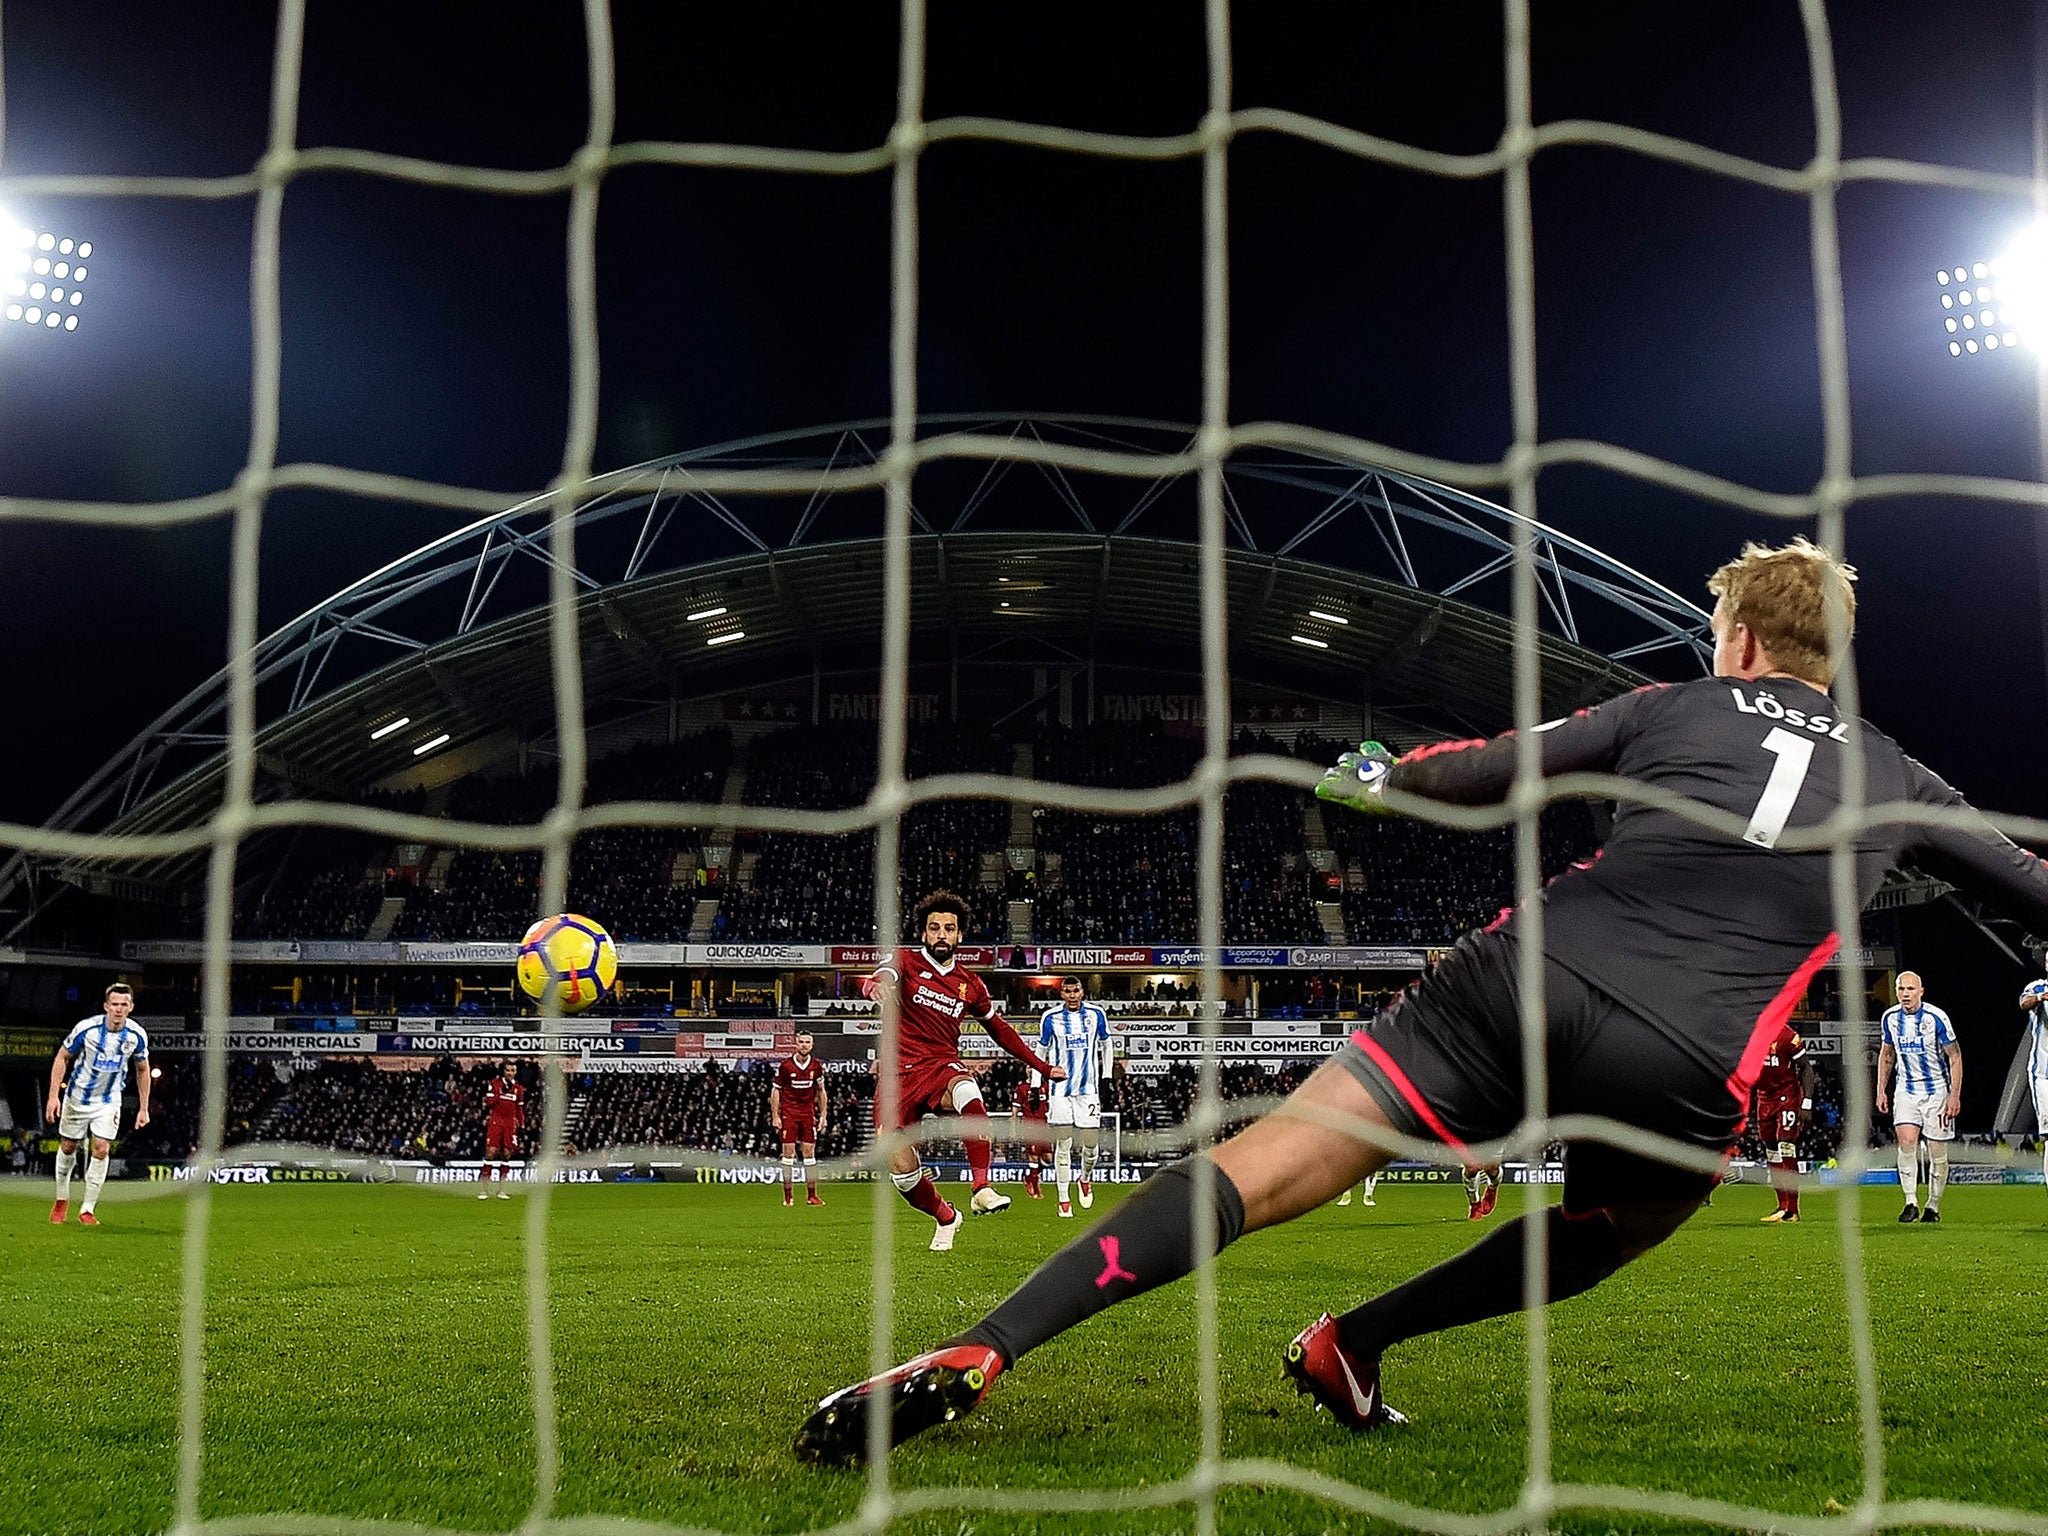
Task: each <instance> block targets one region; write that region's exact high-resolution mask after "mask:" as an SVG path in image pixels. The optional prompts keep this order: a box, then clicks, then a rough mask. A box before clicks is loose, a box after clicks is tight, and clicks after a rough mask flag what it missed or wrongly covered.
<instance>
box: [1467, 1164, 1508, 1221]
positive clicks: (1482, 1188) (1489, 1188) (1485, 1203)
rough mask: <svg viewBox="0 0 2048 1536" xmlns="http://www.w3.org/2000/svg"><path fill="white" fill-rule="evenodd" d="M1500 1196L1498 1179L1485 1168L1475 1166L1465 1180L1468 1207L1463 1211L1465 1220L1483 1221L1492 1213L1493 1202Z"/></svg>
mask: <svg viewBox="0 0 2048 1536" xmlns="http://www.w3.org/2000/svg"><path fill="white" fill-rule="evenodd" d="M1499 1198H1500V1181H1499V1180H1498V1179H1497V1178H1495V1177H1494V1175H1493V1173H1492V1172H1491V1171H1489V1170H1488V1169H1485V1168H1475V1169H1473V1170H1472V1176H1471V1177H1470V1178H1469V1179H1467V1180H1466V1181H1465V1201H1466V1204H1467V1205H1468V1206H1469V1207H1470V1209H1469V1210H1467V1211H1466V1212H1465V1219H1466V1220H1467V1221H1484V1220H1486V1218H1487V1217H1489V1216H1491V1215H1492V1214H1493V1207H1494V1202H1495V1201H1497V1200H1498V1199H1499Z"/></svg>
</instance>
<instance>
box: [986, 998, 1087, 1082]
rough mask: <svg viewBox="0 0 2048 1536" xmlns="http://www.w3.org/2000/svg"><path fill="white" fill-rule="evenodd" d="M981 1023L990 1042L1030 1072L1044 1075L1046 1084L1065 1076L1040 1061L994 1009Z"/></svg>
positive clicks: (1064, 1073)
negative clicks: (993, 1042)
mask: <svg viewBox="0 0 2048 1536" xmlns="http://www.w3.org/2000/svg"><path fill="white" fill-rule="evenodd" d="M981 1023H982V1027H983V1028H984V1029H986V1030H987V1031H988V1034H989V1038H990V1039H991V1040H993V1041H995V1043H996V1044H997V1045H1000V1046H1001V1047H1002V1048H1003V1049H1004V1050H1006V1051H1008V1052H1009V1053H1010V1054H1011V1055H1012V1056H1014V1057H1016V1058H1017V1059H1018V1060H1019V1061H1021V1062H1023V1063H1024V1065H1025V1066H1027V1067H1029V1068H1030V1069H1031V1070H1032V1071H1034V1072H1042V1073H1044V1074H1045V1077H1046V1080H1047V1081H1048V1082H1055V1083H1056V1082H1058V1081H1060V1079H1062V1078H1064V1077H1065V1076H1066V1075H1067V1074H1066V1071H1065V1069H1064V1068H1061V1067H1056V1066H1053V1065H1052V1064H1051V1063H1050V1062H1047V1061H1043V1060H1041V1059H1040V1058H1039V1055H1038V1053H1037V1052H1036V1051H1034V1050H1032V1049H1031V1047H1030V1046H1028V1045H1026V1044H1025V1043H1024V1037H1023V1036H1022V1035H1020V1034H1018V1033H1017V1031H1016V1030H1015V1029H1014V1028H1012V1027H1011V1025H1010V1021H1009V1020H1008V1019H1006V1018H1004V1017H1003V1016H1002V1015H1001V1014H1000V1013H998V1012H997V1011H996V1010H995V1009H993V1008H991V1009H990V1010H989V1012H988V1017H987V1018H985V1019H983V1020H982V1021H981Z"/></svg>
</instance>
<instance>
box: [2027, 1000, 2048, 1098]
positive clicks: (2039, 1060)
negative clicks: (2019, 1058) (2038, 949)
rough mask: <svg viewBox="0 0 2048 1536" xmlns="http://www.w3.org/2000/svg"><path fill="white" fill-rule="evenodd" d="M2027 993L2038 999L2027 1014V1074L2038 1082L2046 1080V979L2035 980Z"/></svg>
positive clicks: (2047, 1058) (2047, 1002) (2047, 1004)
mask: <svg viewBox="0 0 2048 1536" xmlns="http://www.w3.org/2000/svg"><path fill="white" fill-rule="evenodd" d="M2037 987H2038V988H2039V989H2040V991H2039V992H2036V991H2035V988H2037ZM2027 995H2028V996H2030V997H2036V998H2038V999H2039V1001H2037V1002H2036V1003H2035V1004H2034V1007H2033V1009H2032V1011H2031V1012H2029V1013H2028V1014H2027V1076H2028V1077H2031V1078H2032V1079H2033V1080H2034V1081H2035V1082H2037V1083H2038V1082H2043V1081H2048V981H2037V982H2035V983H2034V984H2033V985H2032V986H2030V987H2028V988H2027Z"/></svg>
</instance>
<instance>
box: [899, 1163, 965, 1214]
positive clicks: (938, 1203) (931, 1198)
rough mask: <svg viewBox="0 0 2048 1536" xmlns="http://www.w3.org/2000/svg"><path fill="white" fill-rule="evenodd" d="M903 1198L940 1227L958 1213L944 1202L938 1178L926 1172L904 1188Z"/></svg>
mask: <svg viewBox="0 0 2048 1536" xmlns="http://www.w3.org/2000/svg"><path fill="white" fill-rule="evenodd" d="M903 1198H904V1199H906V1200H908V1201H909V1202H910V1203H911V1204H912V1205H913V1206H915V1207H916V1208H917V1209H918V1210H920V1211H923V1212H924V1213H925V1215H927V1216H929V1217H931V1219H932V1220H933V1221H936V1222H937V1223H938V1224H939V1225H940V1226H942V1227H943V1226H944V1225H945V1224H946V1223H947V1222H949V1221H951V1220H952V1219H953V1218H954V1217H955V1216H957V1215H959V1214H960V1213H959V1212H958V1211H956V1210H954V1209H953V1207H952V1206H950V1205H948V1204H947V1203H946V1199H945V1196H943V1195H941V1194H940V1193H939V1184H938V1180H936V1179H934V1178H933V1177H932V1176H931V1175H930V1174H928V1173H927V1174H926V1175H925V1176H924V1177H923V1178H921V1179H919V1180H918V1181H917V1183H916V1184H914V1185H912V1186H911V1187H910V1188H909V1189H906V1190H905V1191H904V1192H903Z"/></svg>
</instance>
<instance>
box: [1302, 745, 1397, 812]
mask: <svg viewBox="0 0 2048 1536" xmlns="http://www.w3.org/2000/svg"><path fill="white" fill-rule="evenodd" d="M1393 768H1394V754H1393V753H1391V752H1389V751H1388V750H1387V749H1386V748H1385V747H1383V746H1381V745H1380V744H1379V743H1378V742H1376V741H1361V742H1360V743H1359V744H1358V750H1357V751H1356V752H1346V753H1345V754H1344V755H1343V756H1342V757H1340V758H1338V759H1337V766H1336V767H1334V768H1332V769H1331V770H1330V771H1329V772H1328V773H1326V774H1324V775H1323V781H1322V782H1321V783H1320V784H1318V785H1316V798H1317V799H1318V800H1332V801H1335V802H1336V803H1337V804H1338V805H1345V806H1349V807H1350V808H1351V809H1352V810H1354V811H1360V812H1363V813H1364V814H1365V815H1367V816H1390V815H1392V814H1393V812H1392V811H1390V810H1389V809H1388V808H1387V803H1386V801H1384V800H1382V799H1381V798H1380V792H1381V791H1382V790H1384V789H1385V788H1386V787H1387V775H1388V774H1389V773H1391V772H1392V771H1393Z"/></svg>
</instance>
